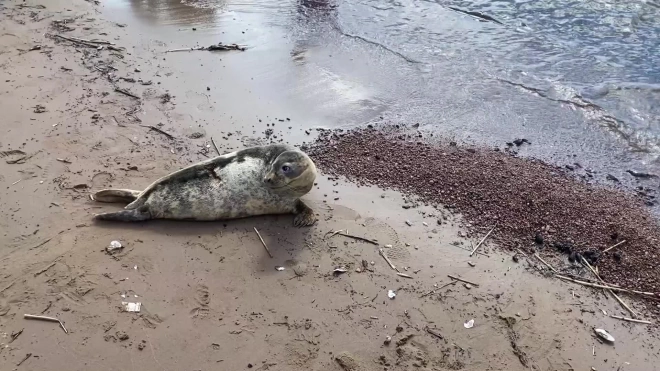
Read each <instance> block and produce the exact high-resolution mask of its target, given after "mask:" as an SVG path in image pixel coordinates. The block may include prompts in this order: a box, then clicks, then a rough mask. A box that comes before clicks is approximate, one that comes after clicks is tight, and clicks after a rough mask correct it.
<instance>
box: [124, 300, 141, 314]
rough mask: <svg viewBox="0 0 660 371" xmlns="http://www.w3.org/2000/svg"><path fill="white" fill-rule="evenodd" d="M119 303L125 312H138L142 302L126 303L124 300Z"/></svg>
mask: <svg viewBox="0 0 660 371" xmlns="http://www.w3.org/2000/svg"><path fill="white" fill-rule="evenodd" d="M121 305H123V306H124V310H126V311H127V312H139V311H140V309H141V308H142V303H127V302H125V301H122V302H121Z"/></svg>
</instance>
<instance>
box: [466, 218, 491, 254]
mask: <svg viewBox="0 0 660 371" xmlns="http://www.w3.org/2000/svg"><path fill="white" fill-rule="evenodd" d="M495 227H497V225H495ZM495 227H493V229H491V230H490V232H488V233H487V234H486V235H485V236H484V238H482V239H481V241H479V243H478V244H477V246H475V247H474V250H472V252H471V253H470V256H472V255H474V253H475V252H477V249H478V248H479V246H481V244H482V243H484V241H486V238H488V236H490V234H491V233H493V231H494V230H495Z"/></svg>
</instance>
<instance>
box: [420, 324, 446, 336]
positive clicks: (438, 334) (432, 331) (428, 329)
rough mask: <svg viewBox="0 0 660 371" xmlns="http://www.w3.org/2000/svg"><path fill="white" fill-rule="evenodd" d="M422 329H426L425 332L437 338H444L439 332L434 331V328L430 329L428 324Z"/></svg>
mask: <svg viewBox="0 0 660 371" xmlns="http://www.w3.org/2000/svg"><path fill="white" fill-rule="evenodd" d="M424 329H425V330H426V332H428V333H429V334H431V335H433V336H435V337H437V338H438V339H444V337H443V336H442V335H441V334H440V333H439V332H436V331H435V330H432V329H430V328H429V327H428V326H426V327H425V328H424Z"/></svg>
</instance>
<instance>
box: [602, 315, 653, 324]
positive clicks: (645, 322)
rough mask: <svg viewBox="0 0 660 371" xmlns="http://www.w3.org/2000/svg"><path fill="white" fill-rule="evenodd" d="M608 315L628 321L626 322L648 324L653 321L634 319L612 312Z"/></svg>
mask: <svg viewBox="0 0 660 371" xmlns="http://www.w3.org/2000/svg"><path fill="white" fill-rule="evenodd" d="M610 317H612V318H616V319H620V320H622V321H628V322H635V323H643V324H645V325H650V324H652V323H653V322H651V321H645V320H643V319H634V318H627V317H621V316H615V315H614V314H611V315H610Z"/></svg>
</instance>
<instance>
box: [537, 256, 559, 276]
mask: <svg viewBox="0 0 660 371" xmlns="http://www.w3.org/2000/svg"><path fill="white" fill-rule="evenodd" d="M534 257H536V259H538V260H540V261H541V263H543V264H545V266H546V267H548V268H550V270H551V271H553V272H554V273H559V272H557V270H556V269H555V268H553V267H552V265H550V264H548V263H547V262H546V261H545V260H543V259H542V258H541V257H540V256H539V254H534Z"/></svg>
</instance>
